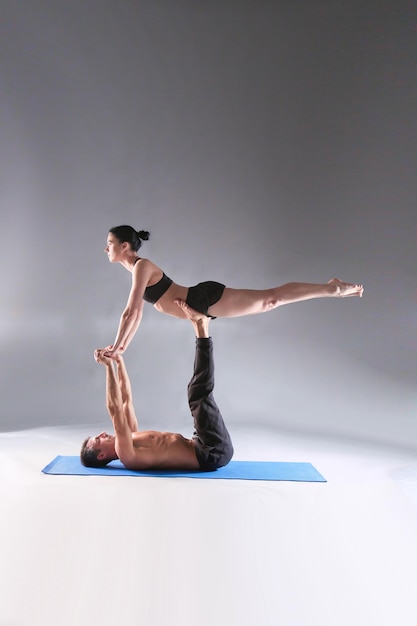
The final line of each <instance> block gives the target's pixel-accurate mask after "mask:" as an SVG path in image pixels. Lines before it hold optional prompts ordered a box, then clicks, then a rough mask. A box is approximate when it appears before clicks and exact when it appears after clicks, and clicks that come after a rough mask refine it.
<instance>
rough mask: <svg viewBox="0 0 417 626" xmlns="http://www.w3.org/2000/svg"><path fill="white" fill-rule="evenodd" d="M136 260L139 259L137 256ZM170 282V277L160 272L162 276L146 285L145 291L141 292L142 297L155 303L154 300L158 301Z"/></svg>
mask: <svg viewBox="0 0 417 626" xmlns="http://www.w3.org/2000/svg"><path fill="white" fill-rule="evenodd" d="M136 261H139V257H138V258H137V259H136ZM136 261H135V263H136ZM172 283H173V281H172V279H171V278H168V276H167V275H166V274H165V272H162V278H161V279H160V280H158V282H157V283H155V284H154V285H151V286H150V287H146V289H145V293H144V294H143V299H144V300H146V302H149V303H150V304H155V302H158V300H159V298H161V297H162V296H163V295H164V293H165V292H166V291H167V290H168V289H169V287H170V286H171V285H172Z"/></svg>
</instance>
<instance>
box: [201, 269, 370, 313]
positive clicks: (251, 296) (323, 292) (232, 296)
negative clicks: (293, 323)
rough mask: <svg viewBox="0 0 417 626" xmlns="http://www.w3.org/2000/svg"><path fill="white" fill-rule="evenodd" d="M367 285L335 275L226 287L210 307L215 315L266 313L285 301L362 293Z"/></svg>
mask: <svg viewBox="0 0 417 626" xmlns="http://www.w3.org/2000/svg"><path fill="white" fill-rule="evenodd" d="M362 294H363V285H355V284H353V283H346V282H344V281H342V280H339V279H338V278H332V279H331V280H329V282H328V283H324V284H313V283H286V284H285V285H281V286H280V287H274V288H272V289H231V288H229V287H226V288H225V290H224V292H223V295H222V297H221V298H220V300H219V301H218V302H216V303H215V304H213V305H212V306H211V307H209V310H208V313H209V315H212V316H215V317H239V316H241V315H255V314H257V313H266V312H267V311H271V310H272V309H276V308H277V307H279V306H282V305H284V304H291V303H293V302H302V301H303V300H311V299H313V298H347V297H350V296H358V297H362Z"/></svg>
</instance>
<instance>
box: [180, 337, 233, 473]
mask: <svg viewBox="0 0 417 626" xmlns="http://www.w3.org/2000/svg"><path fill="white" fill-rule="evenodd" d="M213 389H214V360H213V341H212V339H211V337H208V338H201V339H200V338H196V346H195V359H194V374H193V377H192V378H191V380H190V382H189V384H188V403H189V405H190V409H191V413H192V416H193V418H194V436H193V439H194V442H195V450H196V454H197V459H198V462H199V463H200V467H201V469H204V470H215V469H217V468H218V467H223V466H224V465H227V463H228V462H229V461H230V459H231V458H232V456H233V445H232V441H231V439H230V435H229V433H228V431H227V428H226V426H225V423H224V421H223V418H222V415H221V413H220V411H219V407H218V406H217V404H216V402H215V400H214V397H213Z"/></svg>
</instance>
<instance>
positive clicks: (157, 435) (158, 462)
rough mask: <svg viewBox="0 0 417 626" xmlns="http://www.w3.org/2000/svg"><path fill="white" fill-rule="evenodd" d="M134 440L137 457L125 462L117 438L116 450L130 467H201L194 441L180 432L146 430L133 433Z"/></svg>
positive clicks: (139, 468) (138, 468)
mask: <svg viewBox="0 0 417 626" xmlns="http://www.w3.org/2000/svg"><path fill="white" fill-rule="evenodd" d="M132 440H133V447H134V450H135V457H134V459H132V458H129V459H128V460H127V459H126V461H127V462H125V461H124V460H123V456H124V455H123V450H122V449H119V446H118V442H117V438H116V452H117V454H118V456H119V458H120V460H121V461H122V463H123V464H124V465H125V466H126V467H127V468H128V469H133V470H135V469H136V470H142V469H143V470H144V469H201V468H200V465H199V462H198V460H197V456H196V453H195V446H194V442H193V441H192V440H191V439H186V438H185V437H183V436H182V435H180V434H177V433H165V432H159V431H154V430H145V431H142V432H134V433H132Z"/></svg>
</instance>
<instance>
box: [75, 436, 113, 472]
mask: <svg viewBox="0 0 417 626" xmlns="http://www.w3.org/2000/svg"><path fill="white" fill-rule="evenodd" d="M89 441H90V437H87V439H85V441H83V445H82V446H81V451H80V459H81V463H82V464H83V465H85V467H104V466H105V465H107V463H109V462H110V459H98V458H97V455H98V454H99V452H100V450H94V448H87V444H88V442H89Z"/></svg>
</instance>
